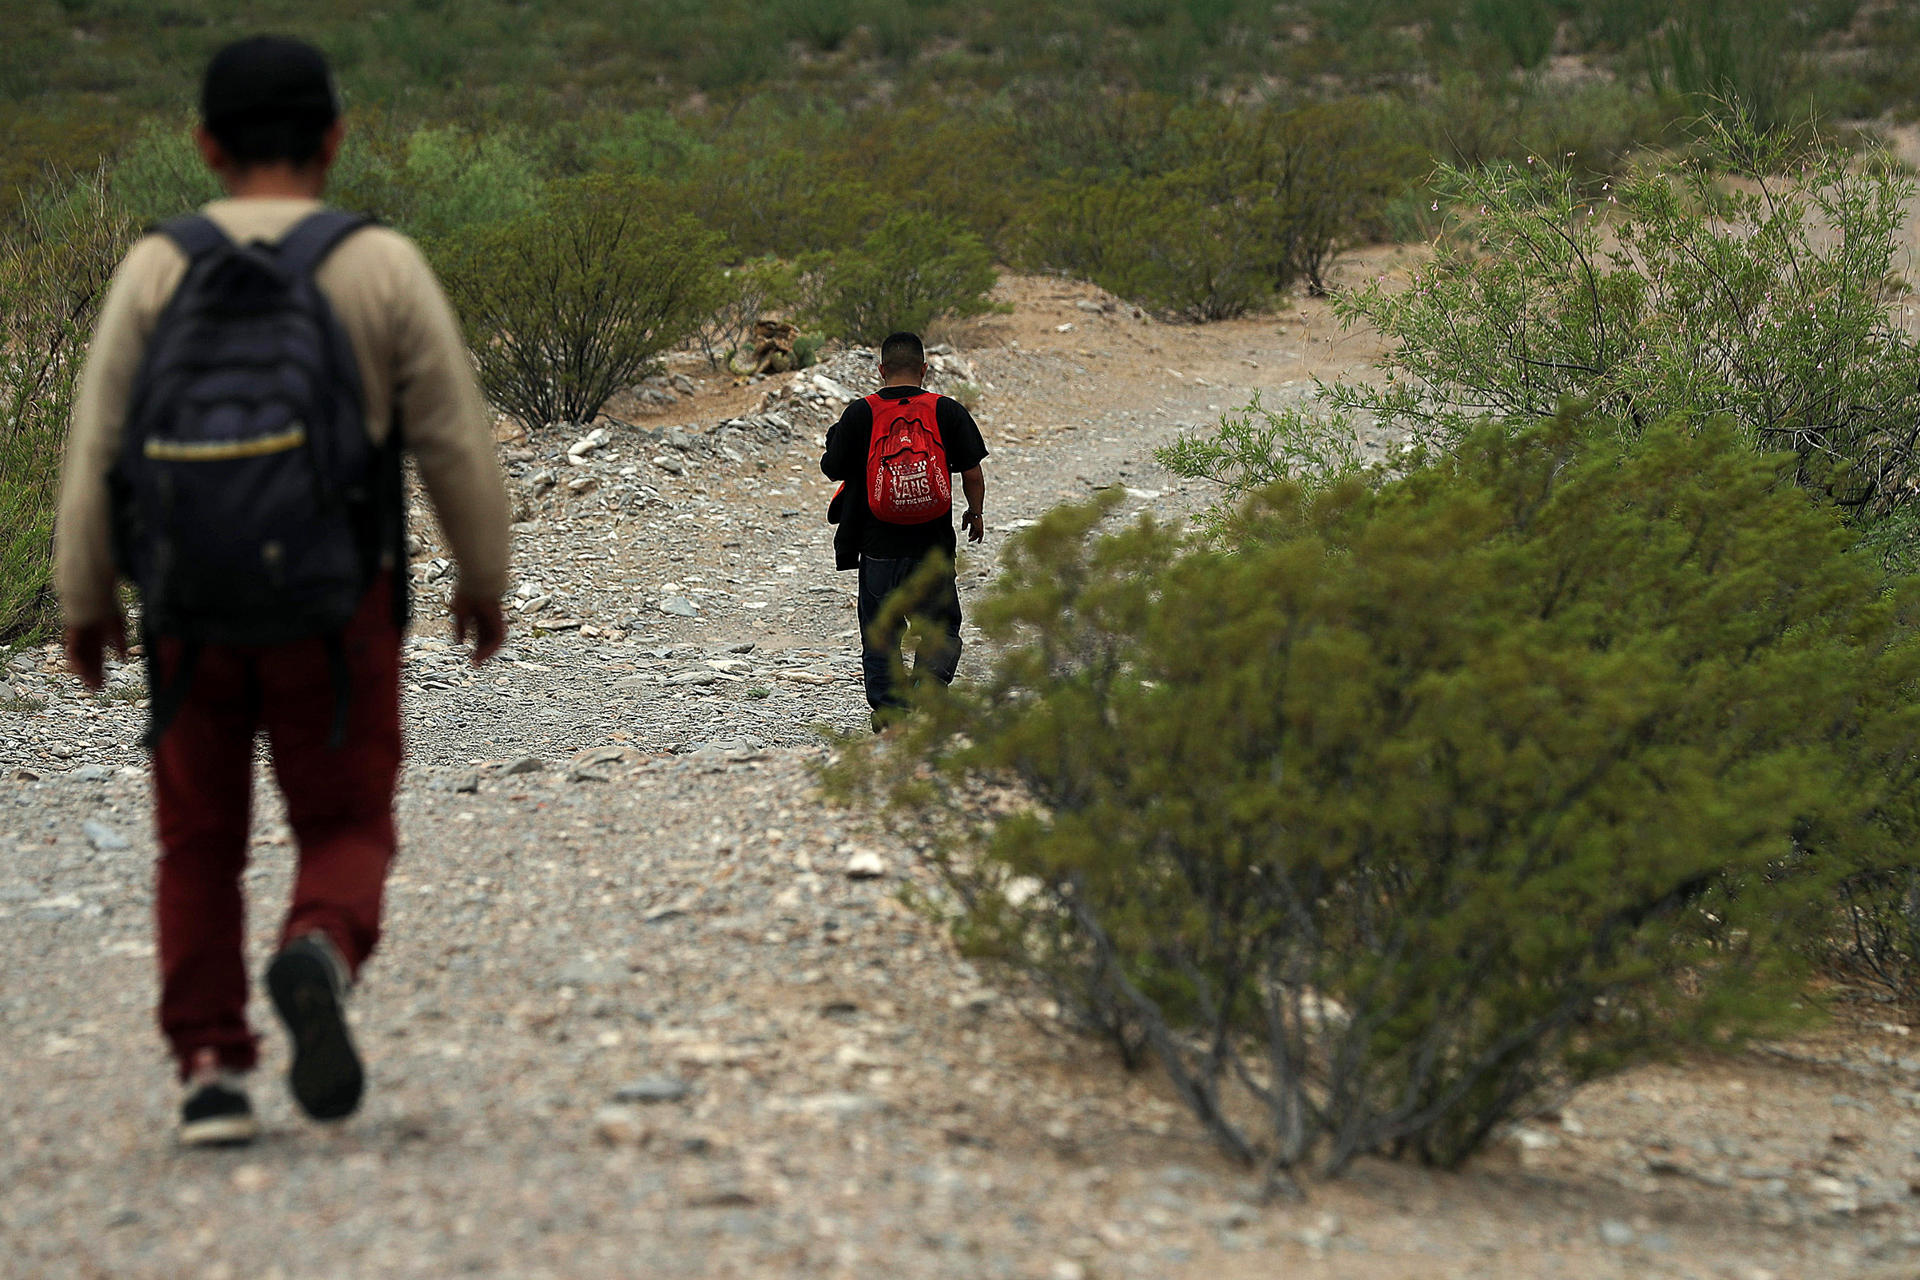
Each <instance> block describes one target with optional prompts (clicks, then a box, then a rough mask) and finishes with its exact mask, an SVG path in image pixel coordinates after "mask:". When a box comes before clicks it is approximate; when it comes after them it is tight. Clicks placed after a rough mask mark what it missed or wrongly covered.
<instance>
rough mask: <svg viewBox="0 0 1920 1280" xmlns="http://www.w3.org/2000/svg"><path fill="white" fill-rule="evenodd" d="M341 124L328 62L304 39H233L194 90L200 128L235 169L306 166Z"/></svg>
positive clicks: (273, 37)
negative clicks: (334, 126) (335, 124)
mask: <svg viewBox="0 0 1920 1280" xmlns="http://www.w3.org/2000/svg"><path fill="white" fill-rule="evenodd" d="M339 118H340V95H339V93H338V91H337V90H336V89H335V87H334V82H333V73H332V71H331V70H329V69H328V67H327V59H326V55H325V54H323V53H321V52H320V51H319V50H318V49H316V48H314V47H313V46H312V45H310V44H308V43H307V42H306V41H304V40H294V39H291V38H289V37H286V36H252V37H250V38H248V39H245V40H237V41H235V42H234V43H232V44H230V45H227V46H226V47H225V48H223V49H221V50H220V51H219V52H218V53H216V54H214V55H213V59H212V61H210V62H208V63H207V73H206V76H205V77H204V78H203V79H202V81H201V84H200V119H201V122H202V123H203V124H205V125H206V128H207V132H208V133H210V134H212V135H213V138H214V141H216V142H218V143H219V144H220V146H221V148H222V149H223V150H225V151H226V153H227V154H228V155H229V156H231V157H233V159H234V161H235V162H236V163H238V164H243V165H255V164H273V163H276V162H279V161H286V162H289V163H292V164H296V165H303V164H306V163H307V162H308V161H310V160H312V159H313V158H314V157H315V156H317V155H319V154H320V146H321V143H322V142H323V141H324V139H325V138H326V133H327V130H328V128H329V127H331V126H332V124H333V122H334V121H335V120H338V119H339Z"/></svg>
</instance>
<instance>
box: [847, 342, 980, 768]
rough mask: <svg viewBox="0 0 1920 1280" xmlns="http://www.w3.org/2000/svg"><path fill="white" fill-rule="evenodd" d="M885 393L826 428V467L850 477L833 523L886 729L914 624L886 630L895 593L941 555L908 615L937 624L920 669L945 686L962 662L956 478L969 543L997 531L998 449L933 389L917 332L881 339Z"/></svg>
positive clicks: (870, 687)
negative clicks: (991, 462)
mask: <svg viewBox="0 0 1920 1280" xmlns="http://www.w3.org/2000/svg"><path fill="white" fill-rule="evenodd" d="M879 372H880V384H881V385H880V390H879V391H878V392H876V393H875V394H873V395H870V396H866V397H864V398H863V399H859V400H855V401H854V402H853V403H852V404H849V405H848V406H847V408H846V412H844V413H842V414H841V415H840V420H839V421H838V422H837V423H835V424H834V425H833V427H832V428H831V429H830V430H829V431H828V432H827V447H826V453H825V454H824V455H822V457H821V459H820V470H821V471H822V472H824V473H825V474H826V476H827V478H828V479H830V480H840V481H844V482H845V484H844V485H843V487H842V490H841V492H840V494H839V495H838V496H837V497H836V498H835V500H834V506H835V510H834V511H833V512H831V513H830V515H829V518H830V519H837V521H838V523H839V524H840V527H841V528H840V533H839V535H838V536H837V537H836V538H835V540H834V544H835V549H836V553H837V559H838V562H839V563H838V567H840V568H842V569H851V568H856V567H857V568H858V569H859V572H860V607H859V615H860V637H861V666H862V671H863V674H864V675H865V678H866V687H867V703H868V705H869V706H871V707H872V708H873V723H874V728H875V729H876V730H877V729H879V728H881V727H883V726H884V725H885V723H886V721H887V719H888V718H890V717H892V716H894V715H897V714H899V713H900V712H901V711H902V710H904V708H905V707H906V706H907V705H908V704H907V700H906V698H905V697H904V696H903V695H902V694H901V692H900V690H899V689H897V688H896V687H895V684H894V674H895V669H896V668H897V667H898V666H899V663H900V639H901V635H902V632H903V631H904V629H905V624H904V622H894V623H891V624H890V625H888V626H886V627H884V628H882V627H879V626H877V625H876V624H878V623H879V622H880V619H881V615H882V612H883V610H884V607H885V605H886V604H887V602H888V599H889V598H890V597H892V596H893V595H894V594H895V593H896V592H898V591H899V590H900V589H901V588H902V587H903V586H905V585H906V584H907V583H909V582H910V581H913V580H915V575H916V574H918V573H919V572H920V570H921V568H922V566H923V565H925V564H926V563H927V562H928V560H930V559H933V558H935V557H938V558H939V560H940V561H941V562H942V564H943V565H944V572H942V573H940V574H939V576H938V578H937V580H936V581H934V582H933V583H931V584H930V585H928V586H926V588H925V590H924V592H923V593H922V594H921V595H920V596H919V598H918V599H916V600H913V601H908V602H905V603H906V604H907V605H908V607H907V608H906V609H905V610H904V615H903V616H911V617H913V618H916V619H921V620H923V622H924V624H925V625H926V626H928V627H931V628H933V630H932V631H931V633H927V634H923V635H922V637H921V640H920V644H919V648H918V653H917V656H916V657H915V659H914V674H915V675H916V676H917V675H919V674H920V673H922V672H923V671H924V672H925V673H927V674H930V675H932V676H933V677H934V678H935V679H937V680H939V681H940V682H941V683H943V684H950V683H952V681H953V676H954V672H955V671H956V670H957V669H958V668H959V665H960V592H959V585H958V583H957V581H956V580H955V577H954V571H953V564H954V557H955V555H956V553H957V551H958V549H959V543H958V539H957V538H956V537H955V535H954V528H953V503H952V497H953V494H952V488H953V483H952V479H951V476H952V475H954V474H957V475H959V477H960V483H961V490H962V493H963V494H964V496H965V498H966V503H967V505H966V510H965V512H964V513H963V514H962V515H961V517H960V522H961V524H962V525H964V526H965V528H966V530H967V537H968V539H969V540H970V541H973V542H978V541H980V539H981V538H982V537H983V536H984V535H985V533H986V525H985V517H984V514H983V504H984V503H985V501H986V489H987V483H986V478H985V477H984V476H983V475H982V474H981V470H980V464H981V462H982V461H983V460H985V458H986V456H987V446H986V443H985V442H984V441H983V440H982V439H981V438H980V428H979V426H978V424H976V423H975V422H974V420H973V415H972V414H970V413H968V412H967V408H966V406H965V405H963V404H961V403H960V402H959V401H958V400H954V399H952V398H950V397H948V396H942V395H935V394H934V393H933V392H931V391H928V390H926V389H925V387H924V386H923V385H922V384H923V383H924V382H925V381H926V377H927V355H926V348H925V347H924V346H923V345H922V344H921V341H920V338H919V336H918V335H916V334H911V333H896V334H893V335H891V336H890V337H888V338H887V340H886V341H885V342H884V343H882V344H881V346H880V370H879Z"/></svg>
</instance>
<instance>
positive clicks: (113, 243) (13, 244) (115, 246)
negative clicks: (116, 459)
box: [0, 172, 135, 641]
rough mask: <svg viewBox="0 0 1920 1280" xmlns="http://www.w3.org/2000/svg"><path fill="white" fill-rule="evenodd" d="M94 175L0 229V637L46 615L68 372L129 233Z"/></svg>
mask: <svg viewBox="0 0 1920 1280" xmlns="http://www.w3.org/2000/svg"><path fill="white" fill-rule="evenodd" d="M134 226H135V224H134V223H133V221H132V219H130V218H129V217H128V216H127V214H126V212H125V211H124V210H123V209H122V208H121V206H120V204H119V202H118V201H117V200H116V199H114V197H113V194H112V192H111V190H110V183H109V180H108V177H107V175H106V174H105V173H104V172H96V173H94V174H91V175H89V176H87V177H83V178H80V179H78V180H76V181H74V182H72V183H71V184H70V185H68V186H67V187H66V188H65V189H64V190H54V191H43V192H42V193H40V194H39V195H38V196H37V197H35V198H33V199H31V200H29V201H28V202H27V204H26V205H25V207H24V208H23V209H22V211H21V214H20V217H19V218H18V219H17V220H16V221H15V222H13V223H12V224H9V225H7V226H6V227H5V228H4V229H3V230H0V641H13V640H17V639H21V638H23V637H24V638H32V637H35V636H37V635H38V634H39V633H40V632H41V631H42V630H44V629H45V628H46V627H47V626H48V625H49V624H50V623H51V622H52V620H53V595H52V585H51V584H52V576H51V575H52V570H51V562H50V553H51V550H52V546H53V516H54V507H55V498H56V493H57V489H58V477H59V471H60V458H61V453H62V450H63V448H64V446H65V443H66V438H67V420H68V417H69V415H70V414H71V412H72V409H73V393H74V383H75V379H76V378H77V376H78V375H79V372H80V361H81V359H82V357H83V355H84V354H85V347H86V343H87V340H88V339H89V337H90V336H91V335H92V333H93V324H94V320H95V318H96V317H97V315H98V313H99V308H100V303H101V301H102V300H103V299H104V297H105V295H106V289H107V284H108V281H109V280H110V279H111V278H112V275H113V269H114V267H115V266H116V265H117V264H118V263H119V261H120V257H121V255H122V254H123V253H124V252H125V251H126V248H127V246H128V244H129V243H130V242H131V241H132V239H133V235H134Z"/></svg>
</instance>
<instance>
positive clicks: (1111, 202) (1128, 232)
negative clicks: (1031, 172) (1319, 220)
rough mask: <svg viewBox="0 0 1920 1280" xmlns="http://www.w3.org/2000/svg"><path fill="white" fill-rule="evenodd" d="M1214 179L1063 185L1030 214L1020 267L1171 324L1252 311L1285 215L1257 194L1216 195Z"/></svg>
mask: <svg viewBox="0 0 1920 1280" xmlns="http://www.w3.org/2000/svg"><path fill="white" fill-rule="evenodd" d="M1212 179H1213V175H1202V174H1196V173H1193V172H1181V173H1173V174H1166V175H1161V176H1156V177H1146V178H1116V179H1111V180H1108V181H1105V182H1101V181H1098V180H1093V179H1089V178H1088V177H1086V176H1084V175H1081V176H1077V177H1073V178H1068V179H1066V180H1064V181H1062V182H1061V183H1059V184H1058V185H1057V186H1056V187H1055V188H1054V189H1053V191H1052V192H1051V194H1050V196H1049V197H1048V198H1046V199H1045V200H1043V201H1041V202H1039V203H1038V204H1036V206H1035V209H1034V216H1033V221H1032V229H1031V231H1030V233H1029V240H1028V246H1027V251H1026V257H1027V259H1028V260H1029V261H1030V262H1032V263H1034V264H1036V265H1043V266H1046V267H1050V268H1053V269H1055V270H1060V271H1065V272H1068V273H1070V274H1072V275H1075V276H1079V277H1081V278H1083V279H1087V280H1092V281H1093V282H1094V283H1096V284H1098V285H1100V286H1101V287H1102V288H1104V289H1106V290H1108V291H1110V292H1112V293H1116V294H1118V295H1120V296H1121V297H1123V298H1126V299H1129V300H1130V301H1133V302H1137V303H1139V304H1140V305H1141V306H1143V307H1146V308H1148V309H1149V310H1151V311H1154V312H1156V313H1158V314H1160V315H1163V316H1166V317H1168V318H1170V319H1177V320H1189V321H1194V322H1196V323H1204V322H1206V321H1210V320H1227V319H1231V318H1233V317H1234V316H1239V315H1244V314H1246V313H1247V312H1248V311H1253V310H1258V309H1259V308H1261V307H1264V306H1266V305H1267V304H1268V303H1270V302H1271V301H1272V300H1273V296H1274V288H1275V279H1274V277H1275V275H1276V274H1277V273H1278V272H1279V270H1280V265H1279V264H1280V262H1281V261H1282V259H1283V256H1284V249H1283V247H1282V243H1281V238H1282V235H1283V231H1284V228H1283V214H1282V211H1281V209H1280V207H1279V206H1278V205H1277V204H1275V203H1274V202H1273V201H1272V200H1271V199H1270V198H1268V197H1266V196H1265V195H1263V194H1260V193H1255V192H1251V191H1247V190H1244V189H1240V190H1237V191H1234V192H1233V193H1232V194H1228V195H1221V194H1220V193H1219V185H1220V184H1219V183H1218V182H1216V181H1214V180H1212Z"/></svg>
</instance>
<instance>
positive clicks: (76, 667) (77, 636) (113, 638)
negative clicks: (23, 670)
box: [66, 607, 127, 693]
mask: <svg viewBox="0 0 1920 1280" xmlns="http://www.w3.org/2000/svg"><path fill="white" fill-rule="evenodd" d="M66 642H67V670H69V671H71V672H73V674H74V675H76V676H79V677H80V683H81V684H83V685H85V686H86V688H87V690H88V691H89V692H91V693H98V692H100V690H101V689H103V688H105V687H106V684H107V664H106V650H107V646H109V645H111V646H112V647H113V651H114V653H116V654H118V655H119V657H120V660H121V661H122V662H124V661H126V657H127V624H126V623H125V622H124V621H122V620H121V618H120V610H119V609H118V608H117V607H116V608H114V609H113V610H112V611H111V612H110V613H108V614H107V616H106V618H105V619H103V620H102V621H99V622H89V623H88V624H87V625H86V626H84V627H68V628H67V633H66Z"/></svg>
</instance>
